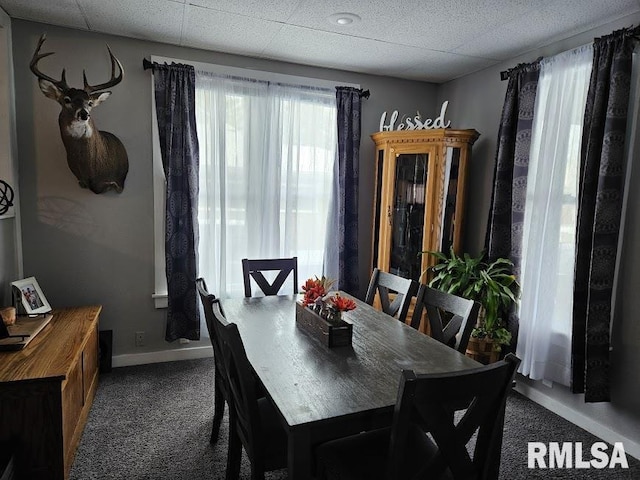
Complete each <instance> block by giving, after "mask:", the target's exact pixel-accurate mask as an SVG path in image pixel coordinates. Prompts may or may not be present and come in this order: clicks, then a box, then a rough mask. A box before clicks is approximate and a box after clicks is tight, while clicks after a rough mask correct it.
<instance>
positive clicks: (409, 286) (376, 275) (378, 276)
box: [364, 268, 418, 323]
mask: <svg viewBox="0 0 640 480" xmlns="http://www.w3.org/2000/svg"><path fill="white" fill-rule="evenodd" d="M417 291H418V282H416V281H415V280H411V279H410V278H402V277H399V276H398V275H395V274H393V273H388V272H383V271H382V270H380V269H379V268H374V269H373V273H372V274H371V280H370V281H369V288H368V289H367V294H366V296H365V299H364V301H365V303H368V304H369V305H373V301H374V299H375V297H376V293H377V294H378V296H379V297H380V305H381V307H382V311H383V312H384V313H386V314H387V315H391V316H392V317H396V318H397V319H398V320H400V321H401V322H403V323H404V321H405V320H406V319H407V313H408V312H409V306H410V305H411V298H412V297H413V296H414V295H415V294H416V292H417ZM394 293H395V298H394V299H393V300H391V296H390V294H394Z"/></svg>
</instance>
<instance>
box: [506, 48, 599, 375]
mask: <svg viewBox="0 0 640 480" xmlns="http://www.w3.org/2000/svg"><path fill="white" fill-rule="evenodd" d="M592 57H593V50H592V46H591V45H588V46H584V47H581V48H578V49H576V50H572V51H569V52H564V53H562V54H559V55H556V56H554V57H551V58H549V59H545V60H543V61H542V64H541V68H540V78H539V82H538V92H537V95H536V105H535V113H534V125H533V132H532V139H531V151H530V158H529V173H528V179H527V193H526V202H525V205H526V206H525V220H524V226H523V241H522V252H523V257H522V270H521V282H522V298H521V300H520V312H519V313H520V331H519V336H518V347H517V354H518V356H519V357H520V358H521V359H522V364H521V366H520V371H521V373H523V374H525V375H528V376H529V377H530V378H532V379H534V380H540V379H543V380H549V381H554V382H559V383H561V384H563V385H567V386H568V385H570V380H571V322H572V316H573V304H572V299H573V268H574V258H575V231H576V214H577V190H578V168H579V159H580V143H581V139H582V123H583V117H584V109H585V104H586V98H587V91H588V88H589V77H590V74H591V64H592Z"/></svg>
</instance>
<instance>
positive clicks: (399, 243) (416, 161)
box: [388, 153, 429, 281]
mask: <svg viewBox="0 0 640 480" xmlns="http://www.w3.org/2000/svg"><path fill="white" fill-rule="evenodd" d="M428 165H429V154H428V153H411V154H399V155H397V156H396V163H395V183H394V188H393V199H392V205H389V208H390V209H392V211H391V212H388V213H389V214H390V215H389V216H390V217H391V252H390V257H389V258H390V262H389V272H391V273H394V274H396V275H399V276H401V277H405V278H412V279H414V280H418V281H419V279H420V274H421V273H422V271H421V265H422V258H421V256H419V255H418V253H419V252H420V251H422V238H423V232H424V212H425V192H426V187H427V174H428Z"/></svg>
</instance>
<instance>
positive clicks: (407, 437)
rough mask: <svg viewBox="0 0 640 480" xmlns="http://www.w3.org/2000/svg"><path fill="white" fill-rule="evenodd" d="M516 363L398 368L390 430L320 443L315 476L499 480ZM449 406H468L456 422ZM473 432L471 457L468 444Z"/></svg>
mask: <svg viewBox="0 0 640 480" xmlns="http://www.w3.org/2000/svg"><path fill="white" fill-rule="evenodd" d="M519 363H520V360H519V359H518V358H517V357H516V356H515V355H513V354H508V355H507V356H506V357H505V359H504V360H502V361H500V362H498V363H494V364H491V365H487V366H483V367H480V368H476V369H472V370H466V371H465V370H463V371H458V372H450V373H441V374H428V375H426V374H423V375H421V374H416V373H414V372H413V371H411V370H403V372H402V374H401V377H400V387H399V389H398V397H397V401H396V406H395V410H394V416H393V423H392V425H391V427H387V428H383V429H380V430H373V431H370V432H365V433H360V434H358V435H353V436H350V437H346V438H342V439H338V440H333V441H331V442H327V443H325V444H323V445H321V446H319V447H318V449H317V461H318V473H319V478H321V479H334V478H340V479H343V480H346V479H349V480H359V479H362V480H365V479H366V480H376V479H384V480H408V479H416V480H417V479H426V478H428V479H442V478H447V479H454V480H458V479H460V480H462V479H465V480H468V479H476V480H496V479H497V478H498V473H499V469H500V453H501V450H502V436H503V433H502V432H503V427H504V410H505V403H506V399H507V395H508V393H509V390H510V389H511V383H512V381H513V377H514V376H515V373H516V369H517V367H518V364H519ZM452 403H453V404H465V405H469V407H468V408H467V409H466V411H465V412H464V415H463V416H462V417H461V418H460V420H459V421H458V422H454V416H453V415H451V409H450V405H451V404H452ZM476 432H477V438H476V442H475V447H474V448H473V453H470V452H469V451H468V450H467V443H469V440H470V439H471V437H472V436H473V435H474V433H476Z"/></svg>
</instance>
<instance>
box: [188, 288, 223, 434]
mask: <svg viewBox="0 0 640 480" xmlns="http://www.w3.org/2000/svg"><path fill="white" fill-rule="evenodd" d="M196 287H197V289H198V294H199V295H200V300H201V302H202V307H203V309H204V316H205V320H206V323H207V331H208V332H209V339H210V340H211V346H212V347H213V358H214V372H213V426H212V428H211V443H215V442H216V441H217V440H218V434H219V433H220V424H221V423H222V417H223V416H224V404H225V402H226V403H227V404H228V403H229V398H230V397H229V387H228V386H227V379H226V374H225V372H224V363H223V361H222V350H221V347H220V339H219V338H218V336H217V335H216V332H215V324H214V322H215V321H216V317H220V318H224V310H223V309H222V304H221V303H220V299H218V298H216V296H215V295H213V294H211V293H209V291H208V290H207V283H206V282H205V280H204V278H198V279H197V280H196ZM214 312H215V313H214Z"/></svg>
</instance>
